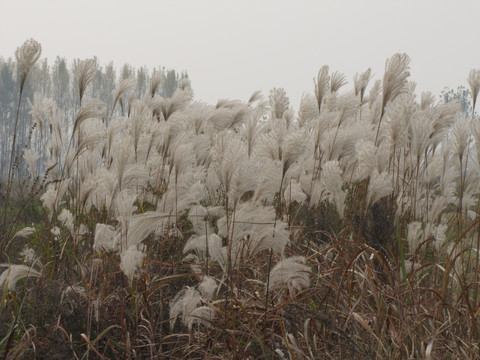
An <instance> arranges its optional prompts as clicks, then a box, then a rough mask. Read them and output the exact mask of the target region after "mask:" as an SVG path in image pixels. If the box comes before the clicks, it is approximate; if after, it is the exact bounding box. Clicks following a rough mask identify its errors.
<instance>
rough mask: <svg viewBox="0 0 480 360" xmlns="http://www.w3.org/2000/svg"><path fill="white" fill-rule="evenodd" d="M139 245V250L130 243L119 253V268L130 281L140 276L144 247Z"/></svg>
mask: <svg viewBox="0 0 480 360" xmlns="http://www.w3.org/2000/svg"><path fill="white" fill-rule="evenodd" d="M139 247H140V248H141V249H140V250H138V249H137V247H136V246H134V245H132V246H130V247H129V248H128V250H126V251H124V252H122V254H121V255H120V270H122V271H123V273H124V274H125V276H126V277H127V278H128V280H130V281H133V280H134V279H136V278H138V277H139V276H140V273H141V272H140V270H141V267H142V264H143V260H144V259H145V252H144V251H143V250H144V249H143V247H142V246H141V245H140V246H139Z"/></svg>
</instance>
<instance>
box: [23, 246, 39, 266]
mask: <svg viewBox="0 0 480 360" xmlns="http://www.w3.org/2000/svg"><path fill="white" fill-rule="evenodd" d="M19 255H20V259H21V260H22V261H23V262H24V263H25V264H27V265H33V264H34V263H35V261H36V260H37V254H36V253H35V250H33V249H32V248H28V247H26V248H24V249H23V250H22V251H21V252H20V254H19Z"/></svg>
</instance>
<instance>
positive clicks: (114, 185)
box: [0, 40, 480, 359]
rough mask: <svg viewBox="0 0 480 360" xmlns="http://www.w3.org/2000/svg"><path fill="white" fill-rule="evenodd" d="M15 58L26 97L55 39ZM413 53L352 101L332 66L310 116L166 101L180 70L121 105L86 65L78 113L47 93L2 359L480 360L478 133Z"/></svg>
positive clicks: (181, 95)
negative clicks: (438, 95)
mask: <svg viewBox="0 0 480 360" xmlns="http://www.w3.org/2000/svg"><path fill="white" fill-rule="evenodd" d="M16 55H17V63H18V66H19V76H20V79H21V80H22V83H21V84H22V86H23V82H24V81H25V79H26V77H27V76H28V74H29V72H30V71H31V70H32V68H34V67H35V63H36V61H37V60H38V58H39V56H40V46H39V45H38V43H36V42H34V41H33V40H30V41H27V43H26V44H25V45H24V46H23V47H21V48H19V50H18V51H17V54H16ZM409 63H410V58H409V57H408V56H407V55H405V54H395V55H394V56H392V58H390V59H389V60H388V61H387V62H386V66H385V74H384V76H383V80H377V81H374V82H373V84H370V83H371V71H370V69H368V70H366V71H365V72H364V73H361V74H359V75H358V74H357V75H356V76H355V78H354V79H353V89H352V90H348V89H346V85H347V79H346V78H345V76H343V75H342V74H340V73H338V72H333V73H330V71H329V67H328V66H323V67H321V68H320V70H319V72H318V74H317V76H316V77H315V79H314V86H313V89H312V93H311V94H305V95H304V96H303V97H302V102H301V104H300V108H299V110H298V113H296V112H295V110H294V109H293V108H292V107H291V106H290V101H289V98H288V96H287V94H286V92H285V90H284V89H281V88H276V89H273V90H272V91H271V92H270V93H269V96H268V99H267V98H264V97H263V96H262V94H261V93H260V92H254V93H253V94H252V96H251V97H250V98H249V99H247V100H246V101H241V100H230V99H220V100H219V101H218V102H217V104H215V105H209V104H205V103H201V102H198V101H194V93H193V90H192V86H191V83H190V80H188V79H184V80H183V81H181V82H180V83H179V84H178V88H177V89H176V91H175V93H174V94H173V96H172V97H171V98H165V97H163V96H161V95H160V94H159V93H158V89H159V87H160V85H161V84H162V82H163V81H164V80H165V79H164V78H163V74H162V73H156V74H155V75H154V76H153V77H152V79H151V82H150V84H149V87H148V89H149V90H148V91H147V92H148V93H147V94H146V95H145V96H143V97H140V98H138V97H137V93H136V92H134V91H133V90H134V88H135V82H134V80H133V79H131V78H124V79H121V80H119V81H118V86H117V88H116V89H115V90H113V93H112V99H111V101H112V103H111V104H113V107H112V108H109V110H108V112H107V106H106V105H105V102H104V101H103V100H102V99H96V98H92V97H91V96H90V92H89V91H88V87H89V84H91V83H92V81H93V78H94V76H95V74H96V71H97V69H98V64H97V63H96V61H94V60H84V61H82V62H80V63H79V64H78V69H77V77H76V81H77V82H76V84H75V86H76V88H75V89H74V90H75V91H78V98H76V102H77V103H76V107H75V109H72V112H66V113H62V112H60V111H58V109H57V108H56V106H55V104H54V103H53V102H52V101H51V100H50V99H44V98H42V97H41V96H40V95H39V94H36V95H35V96H34V97H33V99H29V101H28V104H29V106H30V108H31V113H30V115H31V116H32V119H33V121H35V123H36V124H37V125H36V126H35V127H33V128H32V136H36V137H38V138H39V139H41V141H42V143H43V144H45V153H43V154H40V153H38V154H37V153H35V152H33V151H31V150H30V149H25V151H23V152H22V153H21V154H15V152H16V151H15V144H13V145H14V146H13V147H12V154H11V157H12V159H15V158H16V157H18V159H24V160H25V161H26V163H27V164H28V172H29V174H30V176H31V177H32V179H31V184H32V189H33V188H34V187H33V184H35V186H36V187H35V189H41V190H35V191H36V192H35V191H33V190H32V194H34V195H35V196H36V197H37V198H38V200H39V204H41V209H42V214H43V221H42V222H40V223H36V224H22V226H16V225H15V226H12V228H9V229H7V231H6V232H5V235H2V241H1V247H0V253H1V255H2V262H4V263H5V264H4V266H5V267H6V268H7V269H6V270H5V271H4V272H3V273H2V274H1V275H0V285H1V286H2V288H3V297H2V302H1V303H0V317H1V319H2V322H3V323H4V324H8V326H7V327H6V328H5V329H4V327H0V330H1V331H0V352H2V354H5V355H4V356H5V357H7V356H11V355H10V354H17V353H18V354H19V353H22V354H28V355H31V356H32V357H35V356H36V355H37V354H38V356H39V357H40V356H44V357H45V356H46V357H49V356H50V357H55V356H56V357H64V358H82V357H85V358H86V357H89V356H90V357H95V358H152V359H153V358H165V359H166V358H212V359H214V358H215V359H225V358H238V359H240V358H242V359H243V358H244V359H247V358H252V359H253V358H255V359H267V358H274V357H275V356H280V355H279V354H283V355H281V356H282V357H287V356H289V357H290V358H292V359H293V358H298V359H307V358H352V359H375V358H376V359H383V358H435V357H437V358H452V359H453V358H458V357H462V358H467V359H476V358H478V357H479V356H480V354H479V348H478V344H479V343H480V335H479V334H480V330H479V329H480V324H479V323H478V316H477V315H478V308H479V307H480V296H479V295H480V292H479V290H480V286H479V285H480V279H479V275H478V271H477V270H478V266H479V264H480V256H479V249H480V240H479V239H480V235H479V234H480V227H479V221H480V220H479V219H480V218H479V215H478V214H479V213H480V209H479V204H480V203H479V194H480V181H479V178H478V173H479V170H480V169H479V166H480V165H479V164H480V162H479V161H478V159H479V154H478V151H479V149H480V145H479V144H480V143H479V139H480V136H479V133H480V130H479V129H480V128H479V127H478V126H477V125H478V124H477V122H476V118H475V117H474V114H473V115H472V114H463V113H461V111H460V109H459V108H458V107H456V106H455V105H454V104H451V103H447V104H444V103H436V102H435V99H434V97H433V96H432V94H429V93H426V94H422V96H421V98H420V100H417V97H416V94H415V84H414V83H413V82H411V81H409V76H410V73H409ZM468 83H469V86H470V87H471V89H472V94H473V104H472V105H473V110H475V101H476V98H477V95H478V88H479V87H478V86H477V85H478V84H477V83H478V71H472V73H471V74H470V76H469V78H468ZM21 101H22V99H21V93H20V98H19V103H20V102H21ZM65 116H67V117H69V120H70V123H71V126H70V127H69V128H64V127H62V126H61V124H62V117H65ZM17 120H18V119H17ZM22 121H30V119H29V118H28V119H23V120H22ZM47 128H48V130H49V131H45V130H46V129H47ZM14 141H15V140H14ZM17 155H18V156H17ZM15 166H17V165H15ZM10 167H11V169H14V161H13V160H12V162H11V164H10ZM25 168H26V169H27V167H26V165H25ZM39 169H43V170H41V171H39ZM13 175H14V172H13V171H10V172H9V178H8V183H7V188H6V191H5V197H4V199H5V206H4V213H3V224H4V225H5V227H6V224H7V223H9V224H10V223H13V224H15V222H8V221H7V217H11V213H10V210H9V209H10V208H11V204H10V205H9V203H10V200H11V199H10V193H11V192H12V188H13V184H15V181H16V180H17V179H15V181H14V176H13ZM42 179H43V180H42ZM2 191H3V190H2ZM2 194H3V193H2ZM16 262H21V263H16ZM22 283H23V285H24V286H21V284H22ZM58 299H61V301H60V302H59V301H58ZM42 314H44V315H42ZM2 339H3V340H2ZM59 344H61V345H62V346H60V345H59ZM55 349H57V350H55ZM287 354H288V355H287ZM12 356H13V355H12Z"/></svg>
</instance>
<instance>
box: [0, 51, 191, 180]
mask: <svg viewBox="0 0 480 360" xmlns="http://www.w3.org/2000/svg"><path fill="white" fill-rule="evenodd" d="M93 61H94V62H95V73H94V75H93V79H92V81H91V83H90V86H89V87H88V89H87V90H86V93H85V95H84V97H85V98H98V99H100V100H101V101H103V102H104V103H105V106H106V114H107V115H106V118H105V119H104V120H105V121H107V122H108V119H109V117H111V115H122V112H127V111H128V108H127V104H128V97H129V96H131V97H136V98H137V97H138V98H141V97H143V96H144V95H145V94H147V93H148V92H149V91H150V87H149V86H150V81H151V78H152V76H153V75H154V74H158V73H161V74H162V78H163V81H162V83H161V85H160V86H159V88H158V90H157V93H158V94H159V95H160V96H162V97H165V98H170V97H171V96H172V95H173V93H174V92H175V90H176V89H177V87H178V82H179V80H181V79H183V78H188V74H187V72H185V71H184V72H177V71H175V70H174V69H167V68H165V67H160V68H153V69H152V70H149V69H148V68H147V67H146V66H142V67H140V68H138V69H137V68H135V67H133V66H131V65H129V64H127V63H125V64H124V65H123V66H121V67H119V68H118V67H116V66H115V65H114V64H113V62H110V63H108V64H106V65H103V66H102V65H101V64H100V63H99V61H98V60H97V59H93ZM80 62H81V60H80V59H75V60H73V61H72V62H71V63H69V62H68V60H67V59H65V58H61V57H57V58H56V60H55V62H54V63H53V64H49V63H48V60H47V59H43V60H41V61H39V62H38V63H37V64H36V65H35V66H34V67H33V69H32V70H31V72H30V74H29V76H28V78H27V80H26V82H25V86H24V90H23V95H22V96H23V98H24V99H26V101H23V102H21V104H20V113H19V115H20V116H19V117H20V118H21V119H28V118H29V117H31V115H30V114H29V112H30V109H31V107H30V104H32V103H33V102H34V101H35V94H37V96H38V98H49V99H51V100H52V101H51V103H52V110H53V111H56V112H57V116H58V117H60V119H59V120H60V123H61V124H62V127H63V128H64V129H65V130H66V131H67V133H68V132H69V130H71V129H72V127H73V122H74V120H75V114H76V113H77V111H78V108H79V105H80V104H79V94H78V92H79V90H78V89H79V87H78V78H77V76H76V74H77V73H78V67H79V64H80ZM127 79H132V84H135V85H134V86H133V88H132V89H131V91H130V92H129V93H126V94H123V96H122V98H121V99H119V105H120V106H117V107H116V108H115V111H114V112H113V109H112V108H113V104H114V100H115V89H116V88H117V87H118V85H119V84H120V83H121V82H122V81H124V80H127ZM133 80H134V81H133ZM19 81H20V77H19V74H18V67H17V61H16V60H15V59H12V58H8V59H5V58H3V57H0V178H5V177H6V176H7V173H8V162H9V156H10V150H11V146H12V138H13V134H14V124H15V115H16V109H17V103H18V95H19V89H20V86H19ZM53 107H54V108H55V109H53ZM112 112H113V114H112ZM32 130H33V129H32V122H30V121H20V122H19V123H18V129H17V141H16V153H17V154H20V156H21V154H22V150H23V149H24V148H28V149H30V150H31V151H33V152H35V153H38V154H43V153H44V151H42V149H41V147H42V142H41V139H40V138H39V137H38V136H37V137H35V136H33V137H32V134H33V133H35V132H33V131H32ZM50 130H51V129H48V128H45V129H43V130H42V131H43V132H48V131H50ZM37 166H40V167H41V166H43V165H42V163H41V162H38V165H37ZM23 168H24V167H22V166H19V167H18V169H17V170H18V171H20V172H21V171H22V169H23ZM23 170H25V169H23ZM38 170H39V171H41V170H42V169H40V168H39V169H38Z"/></svg>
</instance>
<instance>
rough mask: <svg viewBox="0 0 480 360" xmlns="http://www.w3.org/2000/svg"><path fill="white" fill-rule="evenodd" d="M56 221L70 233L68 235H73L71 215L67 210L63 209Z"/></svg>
mask: <svg viewBox="0 0 480 360" xmlns="http://www.w3.org/2000/svg"><path fill="white" fill-rule="evenodd" d="M57 220H58V222H59V223H60V224H62V225H63V226H65V227H66V228H67V230H68V231H70V234H72V235H73V234H74V232H75V231H74V225H73V215H72V213H71V212H70V211H69V210H68V209H63V210H62V212H61V213H60V214H59V215H58V217H57Z"/></svg>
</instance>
